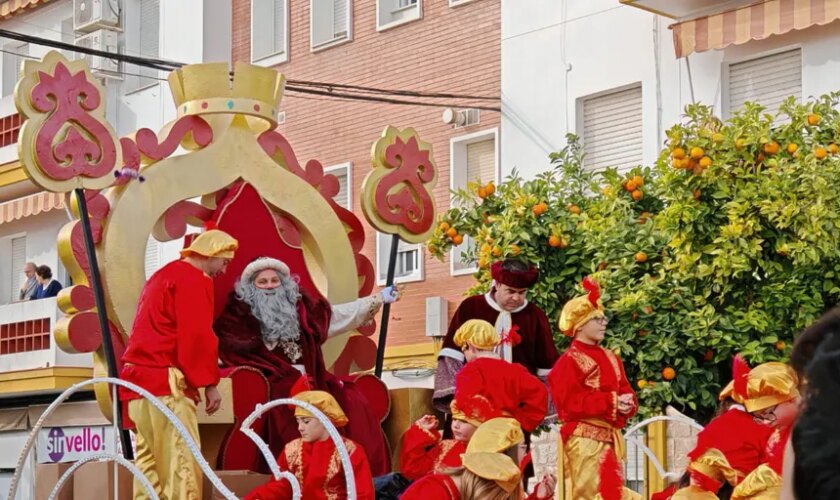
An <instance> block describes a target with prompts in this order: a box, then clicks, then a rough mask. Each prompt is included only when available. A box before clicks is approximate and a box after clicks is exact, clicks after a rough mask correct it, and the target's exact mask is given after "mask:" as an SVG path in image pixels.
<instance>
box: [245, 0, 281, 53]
mask: <svg viewBox="0 0 840 500" xmlns="http://www.w3.org/2000/svg"><path fill="white" fill-rule="evenodd" d="M251 5H252V8H251V54H252V58H253V60H255V61H257V60H259V59H264V58H266V57H269V56H272V55H275V54H280V53H283V52H285V51H286V0H252V3H251Z"/></svg>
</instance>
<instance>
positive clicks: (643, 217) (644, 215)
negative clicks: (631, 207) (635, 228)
mask: <svg viewBox="0 0 840 500" xmlns="http://www.w3.org/2000/svg"><path fill="white" fill-rule="evenodd" d="M648 219H650V212H642V213H640V214H639V221H638V222H637V224H644V223H645V222H647V220H648Z"/></svg>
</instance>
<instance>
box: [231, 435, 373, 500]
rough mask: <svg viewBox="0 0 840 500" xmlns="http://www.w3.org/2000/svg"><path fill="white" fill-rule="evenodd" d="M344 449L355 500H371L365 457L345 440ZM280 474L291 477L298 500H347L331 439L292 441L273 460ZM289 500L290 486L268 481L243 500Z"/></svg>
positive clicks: (339, 459)
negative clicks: (299, 491)
mask: <svg viewBox="0 0 840 500" xmlns="http://www.w3.org/2000/svg"><path fill="white" fill-rule="evenodd" d="M344 446H345V447H346V448H347V452H348V454H349V455H350V463H351V465H352V466H353V475H354V479H355V483H356V498H358V499H359V500H373V498H374V491H373V477H372V476H371V475H370V466H369V465H368V461H367V458H366V457H365V453H364V452H363V451H362V450H361V448H360V447H359V446H358V445H356V443H354V442H353V441H351V440H349V439H346V438H345V439H344ZM277 463H278V465H279V466H280V470H284V471H289V472H291V473H292V474H294V475H295V477H296V478H297V480H298V483H299V484H300V485H301V498H305V499H306V500H310V499H311V500H332V499H334V498H347V485H346V481H345V478H344V470H343V468H342V466H341V458H339V455H338V452H337V451H336V449H335V443H333V441H332V439H327V440H326V441H316V442H314V443H307V442H305V441H303V440H302V439H296V440H294V441H292V442H290V443H289V444H287V445H286V447H285V448H284V449H283V453H281V454H280V456H279V457H277ZM286 498H292V485H291V484H290V483H289V481H287V480H285V479H280V480H272V481H269V482H268V483H266V484H264V485H262V486H260V487H259V488H256V489H254V490H253V491H251V492H250V493H249V494H248V496H246V497H245V499H246V500H283V499H286Z"/></svg>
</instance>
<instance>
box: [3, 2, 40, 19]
mask: <svg viewBox="0 0 840 500" xmlns="http://www.w3.org/2000/svg"><path fill="white" fill-rule="evenodd" d="M49 1H50V0H6V1H4V2H1V3H0V17H2V18H6V17H9V16H13V15H15V14H21V13H22V12H24V11H25V9H34V8H35V7H40V6H41V5H44V4H45V3H48V2H49Z"/></svg>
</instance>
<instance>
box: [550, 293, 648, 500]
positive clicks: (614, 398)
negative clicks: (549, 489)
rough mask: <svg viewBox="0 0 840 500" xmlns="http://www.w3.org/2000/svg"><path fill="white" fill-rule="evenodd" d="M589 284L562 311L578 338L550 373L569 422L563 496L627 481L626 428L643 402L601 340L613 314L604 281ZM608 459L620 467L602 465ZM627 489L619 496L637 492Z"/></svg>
mask: <svg viewBox="0 0 840 500" xmlns="http://www.w3.org/2000/svg"><path fill="white" fill-rule="evenodd" d="M583 287H584V289H586V290H587V292H588V293H587V295H583V296H580V297H576V298H574V299H572V300H570V301H569V302H567V303H566V305H565V306H563V311H562V312H561V313H560V321H559V327H560V331H562V332H563V334H564V335H567V336H569V337H573V339H574V340H573V341H572V344H571V345H570V346H569V348H568V349H567V350H566V352H565V353H563V355H562V356H561V357H560V359H559V360H558V361H557V364H555V365H554V368H552V369H551V373H549V375H548V387H549V390H550V391H551V396H552V398H554V404H555V405H556V407H557V416H558V418H559V420H560V421H562V422H563V425H562V427H561V428H560V439H559V442H558V447H557V453H558V454H559V455H560V459H561V460H558V461H564V462H565V465H564V467H562V468H560V470H558V471H557V480H558V484H560V485H563V484H564V482H563V481H564V480H563V479H562V478H563V477H565V481H566V483H565V484H566V488H567V491H566V496H565V497H564V496H563V495H561V496H560V498H570V499H574V500H586V499H590V498H592V499H594V498H596V495H598V493H599V491H601V489H602V488H601V486H602V483H605V484H606V483H609V484H615V483H616V482H618V484H622V483H623V480H622V479H621V477H620V476H621V472H620V470H621V469H620V461H622V460H624V438H623V437H622V435H621V429H623V428H624V426H625V424H626V423H627V420H629V419H630V418H632V417H633V415H635V414H636V410H637V409H638V407H639V405H638V403H637V402H636V394H635V393H634V392H633V389H632V388H631V387H630V383H629V382H628V381H627V376H626V375H625V373H624V365H623V364H622V363H621V359H619V358H618V356H616V355H615V353H613V352H612V351H611V350H609V349H605V348H604V347H602V346H601V342H603V340H604V334H605V333H606V328H607V318H606V316H604V308H603V306H602V305H601V303H600V300H599V299H600V288H599V286H598V283H597V282H595V281H594V280H592V279H590V278H585V279H584V280H583ZM604 463H612V464H615V467H613V468H605V467H602V464H604ZM623 491H624V492H623V493H619V495H618V496H620V497H622V498H632V497H633V496H632V495H631V494H630V493H629V490H626V489H624V490H623Z"/></svg>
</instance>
